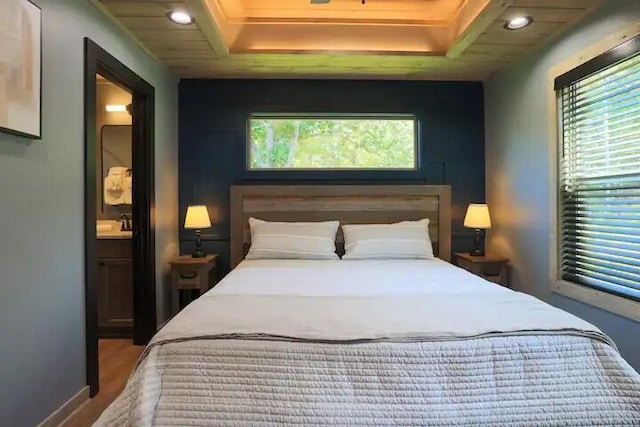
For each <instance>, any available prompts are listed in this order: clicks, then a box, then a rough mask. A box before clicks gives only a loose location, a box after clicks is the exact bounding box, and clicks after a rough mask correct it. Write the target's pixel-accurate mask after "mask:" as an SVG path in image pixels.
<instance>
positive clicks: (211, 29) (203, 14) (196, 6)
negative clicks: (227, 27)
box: [186, 0, 230, 57]
mask: <svg viewBox="0 0 640 427" xmlns="http://www.w3.org/2000/svg"><path fill="white" fill-rule="evenodd" d="M186 3H187V6H188V7H189V10H190V11H191V13H193V15H194V17H195V19H196V25H198V27H200V30H202V33H203V34H204V36H205V37H206V39H207V41H208V42H209V45H211V49H213V51H214V53H215V54H216V56H218V57H225V56H229V54H230V52H229V47H228V46H227V44H226V43H225V40H224V36H223V35H222V31H220V28H219V27H218V25H217V21H216V19H215V16H213V14H212V12H211V11H210V10H209V7H208V6H207V4H206V1H205V0H186Z"/></svg>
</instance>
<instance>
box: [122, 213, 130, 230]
mask: <svg viewBox="0 0 640 427" xmlns="http://www.w3.org/2000/svg"><path fill="white" fill-rule="evenodd" d="M120 221H122V226H121V227H120V231H132V230H133V228H131V218H129V215H127V214H122V216H121V217H120Z"/></svg>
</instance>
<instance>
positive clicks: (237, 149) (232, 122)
mask: <svg viewBox="0 0 640 427" xmlns="http://www.w3.org/2000/svg"><path fill="white" fill-rule="evenodd" d="M179 96H180V105H179V120H180V125H179V127H180V128H179V133H180V140H179V194H180V196H179V197H180V223H181V224H183V223H184V215H185V212H186V209H187V206H188V205H189V204H206V205H207V206H208V207H209V212H210V214H211V216H212V220H213V221H214V223H215V224H214V226H213V228H211V229H209V230H206V231H204V232H203V239H204V247H205V250H206V251H207V252H209V253H219V254H220V256H221V269H220V270H221V273H223V274H224V273H226V272H227V271H228V269H229V186H230V185H234V184H283V183H284V184H320V183H322V184H354V183H355V184H405V183H406V184H416V183H420V184H449V185H451V186H452V199H453V249H454V251H459V250H468V249H469V246H470V245H471V234H470V233H469V231H468V230H466V229H464V228H463V227H462V220H463V218H464V214H465V210H466V206H467V204H469V203H474V202H484V198H485V181H484V176H485V167H484V164H485V162H484V93H483V86H482V83H476V82H410V81H407V82H405V81H402V82H401V81H345V80H182V81H181V83H180V95H179ZM278 112H280V113H282V112H287V113H409V114H413V115H415V117H416V118H417V119H418V121H419V126H418V128H419V132H418V133H419V135H418V139H419V142H418V145H419V147H418V152H419V164H420V166H419V168H418V170H417V171H333V172H331V171H260V172H256V171H247V167H246V158H247V153H246V138H247V119H248V117H249V115H250V114H252V113H278ZM194 239H195V237H194V234H193V232H192V231H189V230H184V229H183V228H182V227H181V228H180V249H181V251H182V253H190V252H191V251H192V250H193V246H194Z"/></svg>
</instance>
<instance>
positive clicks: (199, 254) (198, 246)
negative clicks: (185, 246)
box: [191, 230, 207, 258]
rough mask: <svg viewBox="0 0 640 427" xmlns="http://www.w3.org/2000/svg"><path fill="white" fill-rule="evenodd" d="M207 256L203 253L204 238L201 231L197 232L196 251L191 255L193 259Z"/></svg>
mask: <svg viewBox="0 0 640 427" xmlns="http://www.w3.org/2000/svg"><path fill="white" fill-rule="evenodd" d="M205 256H207V254H205V253H204V252H203V251H202V237H201V236H200V230H196V251H195V252H194V253H193V254H191V258H204V257H205Z"/></svg>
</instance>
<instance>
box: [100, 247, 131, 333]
mask: <svg viewBox="0 0 640 427" xmlns="http://www.w3.org/2000/svg"><path fill="white" fill-rule="evenodd" d="M96 252H97V259H98V334H99V336H101V337H129V336H131V334H132V332H133V259H132V256H131V240H129V239H125V240H115V239H114V240H98V247H97V251H96Z"/></svg>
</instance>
